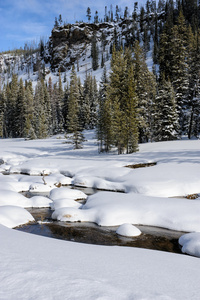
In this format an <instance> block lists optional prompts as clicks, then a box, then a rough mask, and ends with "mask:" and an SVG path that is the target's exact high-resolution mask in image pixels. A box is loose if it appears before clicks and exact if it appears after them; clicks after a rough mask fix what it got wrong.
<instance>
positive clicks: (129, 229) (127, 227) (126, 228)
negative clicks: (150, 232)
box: [116, 223, 142, 237]
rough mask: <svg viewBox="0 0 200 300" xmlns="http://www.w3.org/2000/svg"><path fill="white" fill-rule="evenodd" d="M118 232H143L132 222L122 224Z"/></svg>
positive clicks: (136, 233) (120, 233)
mask: <svg viewBox="0 0 200 300" xmlns="http://www.w3.org/2000/svg"><path fill="white" fill-rule="evenodd" d="M116 233H117V234H119V235H122V236H130V237H131V236H139V235H140V234H141V233H142V232H141V231H140V230H139V229H138V228H137V227H135V226H134V225H132V224H129V223H125V224H122V225H120V226H119V227H118V228H117V230H116Z"/></svg>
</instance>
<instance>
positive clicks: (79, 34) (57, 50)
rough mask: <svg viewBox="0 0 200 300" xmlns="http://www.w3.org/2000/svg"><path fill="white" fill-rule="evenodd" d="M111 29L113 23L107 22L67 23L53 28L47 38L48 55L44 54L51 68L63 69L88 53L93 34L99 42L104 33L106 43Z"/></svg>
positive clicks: (112, 29)
mask: <svg viewBox="0 0 200 300" xmlns="http://www.w3.org/2000/svg"><path fill="white" fill-rule="evenodd" d="M113 31H114V25H113V24H108V23H101V24H86V23H80V24H73V25H71V24H68V25H64V26H62V27H58V28H54V29H53V30H52V34H51V36H50V38H49V47H48V55H46V57H47V58H48V57H49V61H50V63H51V68H52V69H56V68H59V69H60V70H61V71H65V70H66V69H68V68H70V67H71V65H72V63H74V62H75V61H77V60H79V59H80V58H82V59H84V58H83V57H84V56H85V58H86V56H88V55H89V52H88V51H89V50H90V48H91V42H92V38H93V36H94V34H95V35H96V38H97V42H99V41H100V39H101V36H102V33H104V35H105V36H106V38H107V41H105V43H106V44H107V45H108V43H109V41H108V35H109V33H110V32H111V33H113ZM87 52H88V53H87Z"/></svg>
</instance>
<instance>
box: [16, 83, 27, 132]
mask: <svg viewBox="0 0 200 300" xmlns="http://www.w3.org/2000/svg"><path fill="white" fill-rule="evenodd" d="M25 101H26V100H25V90H24V84H23V80H22V78H21V79H20V82H19V90H18V96H17V101H16V120H15V127H16V136H18V137H23V136H24V126H25Z"/></svg>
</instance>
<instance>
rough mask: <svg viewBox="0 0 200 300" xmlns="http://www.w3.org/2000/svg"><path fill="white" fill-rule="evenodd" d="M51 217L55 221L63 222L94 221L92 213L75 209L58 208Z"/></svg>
mask: <svg viewBox="0 0 200 300" xmlns="http://www.w3.org/2000/svg"><path fill="white" fill-rule="evenodd" d="M51 217H52V219H53V220H58V221H63V222H90V220H93V215H92V214H91V211H89V210H88V211H84V210H82V209H78V208H75V207H61V208H58V209H56V210H55V211H54V212H53V214H52V216H51ZM91 222H93V221H91Z"/></svg>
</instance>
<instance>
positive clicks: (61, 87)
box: [0, 0, 200, 154]
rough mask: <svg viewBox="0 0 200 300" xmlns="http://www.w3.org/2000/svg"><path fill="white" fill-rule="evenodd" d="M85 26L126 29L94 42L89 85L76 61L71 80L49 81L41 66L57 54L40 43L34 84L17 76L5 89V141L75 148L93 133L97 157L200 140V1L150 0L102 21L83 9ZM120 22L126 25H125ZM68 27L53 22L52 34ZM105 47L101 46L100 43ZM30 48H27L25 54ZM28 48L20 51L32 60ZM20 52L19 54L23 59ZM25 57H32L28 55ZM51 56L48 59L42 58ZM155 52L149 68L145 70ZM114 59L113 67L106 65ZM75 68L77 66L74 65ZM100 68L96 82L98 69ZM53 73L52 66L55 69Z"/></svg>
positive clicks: (1, 119) (0, 103)
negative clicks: (64, 142) (58, 140)
mask: <svg viewBox="0 0 200 300" xmlns="http://www.w3.org/2000/svg"><path fill="white" fill-rule="evenodd" d="M86 15H87V18H88V23H90V24H93V23H94V24H97V23H98V24H99V23H100V24H101V23H102V24H103V23H104V24H109V23H114V24H115V26H116V27H117V26H122V25H123V26H124V28H125V29H126V31H125V32H126V34H125V35H123V37H122V36H120V34H118V33H117V31H116V32H114V36H113V38H112V40H111V43H110V44H109V53H108V47H106V44H105V43H104V42H105V37H104V36H101V40H98V39H97V36H96V32H95V30H94V35H93V37H92V40H91V61H92V70H91V71H90V70H88V71H87V70H86V72H85V78H84V81H81V79H80V77H79V76H78V75H77V74H78V72H79V66H78V58H77V60H76V61H75V62H74V64H72V66H71V69H70V77H69V78H68V79H66V78H64V80H62V76H61V75H62V72H65V71H64V68H63V69H62V68H61V67H60V68H58V69H57V72H58V80H57V82H56V83H55V82H54V83H53V82H52V79H51V77H49V78H48V80H46V78H45V75H46V74H45V70H44V69H43V66H44V64H45V63H49V62H51V60H52V55H54V56H55V53H54V52H53V50H52V45H51V43H50V42H49V41H48V42H47V43H46V44H44V43H43V42H42V41H41V42H40V44H39V48H38V50H35V49H34V51H33V52H34V53H33V54H31V55H35V53H36V54H37V63H35V64H34V68H35V71H37V72H38V79H37V82H36V84H34V88H33V82H32V80H25V81H23V80H22V78H19V76H18V74H16V73H12V74H11V75H12V76H11V78H10V80H7V81H6V82H5V81H3V80H2V82H1V89H0V137H1V138H26V139H36V138H38V139H42V138H46V137H49V136H52V135H55V134H61V133H64V134H65V136H66V138H67V139H68V140H69V141H71V142H72V143H73V145H74V148H75V149H78V148H81V147H82V146H83V141H84V136H83V130H85V129H95V130H96V136H97V139H98V148H99V152H103V151H106V152H108V151H111V150H112V149H117V151H118V154H122V153H132V152H135V151H137V150H138V143H144V142H153V141H154V142H157V141H168V140H176V139H180V138H181V136H182V135H186V136H187V137H188V138H189V139H191V138H194V137H195V138H198V137H199V133H200V5H199V3H198V1H197V0H176V1H173V0H167V1H165V0H159V1H157V2H156V1H154V0H147V2H146V5H145V6H144V7H139V5H138V2H135V3H134V10H133V12H130V11H129V8H128V7H126V8H125V10H124V11H122V10H121V9H120V8H119V7H118V6H116V8H115V9H114V8H112V7H110V10H108V9H107V7H105V15H104V18H103V19H101V18H100V17H99V16H98V12H97V11H96V12H95V16H94V21H92V16H91V10H90V8H89V7H88V8H87V11H86ZM120 24H121V25H120ZM64 26H68V25H67V24H64V23H63V21H62V17H61V16H59V19H57V18H56V20H55V25H54V30H55V28H57V30H59V29H62V28H64ZM99 45H100V46H99ZM28 50H29V49H28ZM28 50H27V51H25V50H23V51H22V53H23V55H24V56H25V55H26V56H27V55H29V54H30V53H28ZM22 53H21V51H18V53H17V54H16V55H21V54H22ZM27 53H28V54H27ZM45 53H48V56H47V55H46V54H45ZM149 55H151V63H152V71H150V69H149V67H148V59H149ZM107 61H109V62H110V64H109V66H110V67H109V68H108V64H106V62H107ZM75 65H76V68H75ZM99 69H101V72H102V76H101V80H100V81H99V82H97V80H96V78H95V71H96V70H99ZM52 70H53V66H52Z"/></svg>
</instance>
